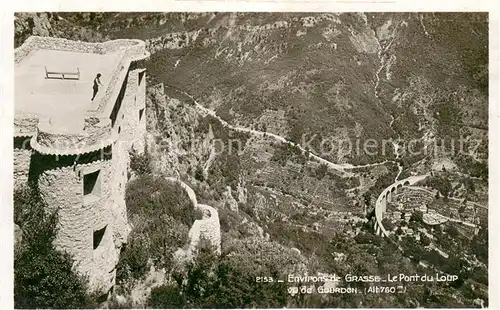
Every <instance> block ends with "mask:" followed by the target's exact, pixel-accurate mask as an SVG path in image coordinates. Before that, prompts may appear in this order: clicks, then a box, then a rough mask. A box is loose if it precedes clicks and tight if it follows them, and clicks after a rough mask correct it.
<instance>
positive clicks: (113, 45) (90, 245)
mask: <svg viewBox="0 0 500 310" xmlns="http://www.w3.org/2000/svg"><path fill="white" fill-rule="evenodd" d="M40 48H44V49H58V50H65V51H75V52H84V53H85V52H86V53H101V54H102V53H119V54H120V55H119V56H118V57H119V58H120V59H119V61H118V66H117V68H116V70H115V72H114V73H113V82H112V83H110V87H108V89H107V90H106V95H105V98H103V101H102V102H101V106H100V108H99V109H98V110H96V111H89V113H88V114H87V115H81V116H77V118H75V119H74V120H70V119H50V118H47V119H43V120H42V121H41V122H40V121H39V120H38V117H36V116H32V115H24V114H19V115H16V118H15V121H14V124H15V137H17V138H15V139H14V146H15V148H14V177H15V182H16V184H17V183H19V184H21V183H23V182H26V180H27V179H28V176H29V175H30V173H32V175H33V176H34V178H35V179H36V180H37V181H38V187H39V189H40V194H41V197H42V199H43V200H44V201H45V202H46V203H47V206H48V208H49V209H50V210H58V216H59V221H58V228H59V229H58V233H57V236H56V240H55V241H54V242H55V245H56V246H57V247H58V248H60V249H62V250H65V251H67V252H68V253H70V254H71V255H72V256H73V257H74V260H75V266H76V268H77V270H78V271H79V272H80V273H82V274H84V275H87V276H88V279H89V287H90V288H91V290H92V291H96V292H102V293H104V292H106V291H108V290H109V289H110V288H111V287H112V286H113V285H114V283H115V276H116V264H117V263H118V260H119V256H120V249H121V247H122V245H123V244H124V243H126V242H127V237H128V234H129V233H130V227H129V225H128V220H127V212H126V206H125V186H126V183H127V181H128V175H127V171H128V166H129V163H130V157H129V151H130V148H131V146H132V144H133V142H134V141H140V140H142V139H143V137H142V135H144V134H145V127H146V123H145V115H146V111H144V113H143V114H144V115H143V121H142V122H139V107H143V106H145V103H144V101H145V78H143V82H142V85H140V84H139V83H138V76H139V72H141V70H142V71H143V69H139V68H137V63H135V65H134V69H133V70H132V71H130V73H129V68H130V64H131V61H132V60H134V59H143V58H144V57H147V56H148V55H149V54H147V52H145V50H144V42H141V41H139V40H116V41H109V42H106V43H85V42H77V41H69V40H64V39H56V38H46V37H31V38H29V39H28V40H26V42H25V44H23V45H22V46H21V47H20V48H18V49H16V51H15V54H16V55H15V58H16V59H15V61H16V63H18V62H19V61H20V60H21V59H22V58H23V57H25V56H27V55H28V54H29V53H30V52H31V51H32V50H35V49H40ZM140 63H141V64H142V62H140ZM127 77H128V78H127ZM123 83H126V84H125V88H124V93H123V94H124V96H123V98H120V92H121V90H122V86H123ZM141 92H143V93H141ZM137 99H138V100H139V102H137ZM118 100H121V104H120V108H119V110H118V111H117V117H116V121H115V123H114V125H113V126H112V124H111V121H110V115H111V111H112V110H113V108H114V106H115V104H116V102H117V101H118ZM31 135H34V136H33V137H32V138H31V140H30V142H31V143H30V144H28V145H27V146H28V147H27V148H26V149H23V148H22V147H20V146H17V147H16V145H18V144H19V145H21V143H18V142H19V141H20V139H25V138H24V137H23V136H27V137H26V139H29V138H30V136H31ZM16 139H17V140H16ZM18 140H19V141H18ZM106 146H110V147H106ZM31 147H32V148H33V150H34V151H32V150H31ZM105 147H106V148H105ZM91 151H92V153H90V154H89V152H91ZM94 151H95V152H94ZM97 153H100V154H99V156H98V154H97ZM44 154H67V155H68V156H66V155H64V156H59V157H58V156H53V155H44ZM94 156H95V157H94ZM96 157H97V158H96ZM79 158H80V159H79ZM82 158H83V159H82ZM31 164H34V165H31ZM96 171H99V176H98V178H97V181H96V185H95V187H93V189H94V190H93V191H90V189H89V190H88V191H90V192H88V193H87V194H84V191H85V190H84V183H85V181H84V180H87V183H88V184H90V183H93V182H89V181H88V180H89V179H90V178H89V177H87V178H86V177H85V175H89V174H92V173H94V172H96ZM99 231H101V232H103V234H102V238H100V237H99V236H98V233H99ZM96 233H97V234H96ZM96 236H98V237H96ZM94 239H95V240H98V239H100V242H98V243H96V244H95V245H96V246H95V248H94Z"/></svg>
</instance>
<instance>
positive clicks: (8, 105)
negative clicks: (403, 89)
mask: <svg viewBox="0 0 500 310" xmlns="http://www.w3.org/2000/svg"><path fill="white" fill-rule="evenodd" d="M2 2H3V3H2V4H0V6H1V7H2V9H3V10H1V13H0V17H1V19H0V20H1V28H0V29H1V34H2V45H1V52H0V63H1V71H0V72H1V76H0V94H1V103H0V111H1V114H0V129H1V132H2V135H1V137H2V138H1V142H0V146H1V149H2V152H1V153H0V178H1V183H0V184H1V185H0V203H1V204H0V236H1V237H0V250H1V252H0V309H12V308H13V257H12V256H13V218H12V185H13V184H12V183H13V175H12V155H13V153H12V136H13V126H12V123H13V122H12V119H13V102H14V101H13V94H14V85H13V81H14V79H13V77H14V71H13V64H14V61H13V33H14V31H13V26H14V23H13V20H14V19H13V13H14V12H22V11H143V12H145V11H160V12H161V11H220V12H228V11H255V12H257V11H259V12H271V11H273V12H276V11H287V12H301V11H308V12H320V11H339V12H352V11H359V12H363V11H364V12H384V11H396V12H397V11H400V12H401V11H404V12H408V11H420V12H432V11H444V12H451V11H455V12H456V11H475V12H478V11H483V12H489V19H490V32H489V36H490V44H489V55H490V61H489V74H490V80H489V89H490V94H489V95H490V97H489V158H490V160H489V176H490V179H489V200H490V201H489V212H490V213H489V249H490V258H489V307H490V308H492V309H496V308H500V299H499V298H498V292H500V289H499V287H500V286H499V283H500V281H499V277H498V275H499V274H500V272H499V271H500V269H499V267H498V265H497V264H496V262H499V261H500V254H499V251H498V247H499V245H500V241H497V238H498V237H500V234H499V233H498V229H499V226H500V225H499V224H500V220H499V218H500V210H499V209H498V207H497V206H496V205H497V203H498V202H499V201H500V191H498V189H499V184H500V183H499V168H500V162H499V161H498V160H495V159H497V158H498V155H497V154H498V151H499V150H500V148H499V137H498V136H497V135H496V134H497V133H499V132H500V131H499V127H500V125H499V123H498V121H499V120H500V108H499V107H498V103H499V100H498V99H499V98H498V86H499V65H500V57H499V52H498V51H499V31H498V30H499V12H498V10H495V9H496V6H495V4H496V3H495V1H494V0H418V1H402V0H394V1H391V0H380V1H379V0H375V1H367V0H346V1H342V0H339V1H321V0H311V1H309V2H308V1H297V0H295V1H293V0H292V1H279V0H274V1H273V0H267V1H251V0H247V1H234V0H232V1H231V0H225V1H224V0H220V1H219V0H206V1H199V0H178V1H167V0H158V1H152V0H141V1H130V0H129V1H123V0H122V1H120V0H116V1H115V0H113V1H110V0H106V1H99V0H91V1H89V0H82V1H69V0H66V1H63V0H59V1H43V2H42V1H36V0H32V1H26V0H23V1H15V2H14V1H12V2H11V1H9V0H4V1H2ZM5 2H8V3H7V5H6V3H5ZM495 292H497V294H495Z"/></svg>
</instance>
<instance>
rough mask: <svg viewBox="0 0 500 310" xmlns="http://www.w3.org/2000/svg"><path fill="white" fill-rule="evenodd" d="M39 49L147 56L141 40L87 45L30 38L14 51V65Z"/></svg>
mask: <svg viewBox="0 0 500 310" xmlns="http://www.w3.org/2000/svg"><path fill="white" fill-rule="evenodd" d="M39 49H48V50H58V51H67V52H78V53H90V54H111V53H115V52H120V51H125V54H126V56H127V58H129V59H130V60H136V59H142V58H144V57H147V56H149V53H147V52H146V43H145V42H144V41H141V40H134V39H119V40H112V41H107V42H104V43H89V42H82V41H73V40H67V39H62V38H53V37H40V36H31V37H29V38H28V39H26V41H24V43H23V45H21V46H20V47H18V48H16V49H15V51H14V63H16V64H17V63H19V62H20V61H21V60H22V59H23V58H24V57H26V56H28V55H29V53H31V52H32V51H34V50H39Z"/></svg>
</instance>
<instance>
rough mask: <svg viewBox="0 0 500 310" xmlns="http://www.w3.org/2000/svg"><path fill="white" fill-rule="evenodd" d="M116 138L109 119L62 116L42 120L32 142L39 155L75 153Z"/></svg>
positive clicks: (93, 148)
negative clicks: (61, 117) (62, 117)
mask: <svg viewBox="0 0 500 310" xmlns="http://www.w3.org/2000/svg"><path fill="white" fill-rule="evenodd" d="M116 139H117V136H116V135H114V134H113V131H112V130H111V120H110V119H109V118H106V117H103V118H97V117H91V118H87V119H84V118H83V117H79V116H76V117H74V118H68V117H67V116H65V118H64V119H56V118H46V119H41V120H40V121H39V123H38V132H37V134H36V135H35V136H34V137H33V139H32V141H31V145H32V147H33V149H35V150H36V151H38V152H39V153H42V154H54V155H75V154H83V153H89V152H93V151H96V150H99V149H102V148H104V147H106V146H108V145H110V144H111V143H113V142H114V141H116Z"/></svg>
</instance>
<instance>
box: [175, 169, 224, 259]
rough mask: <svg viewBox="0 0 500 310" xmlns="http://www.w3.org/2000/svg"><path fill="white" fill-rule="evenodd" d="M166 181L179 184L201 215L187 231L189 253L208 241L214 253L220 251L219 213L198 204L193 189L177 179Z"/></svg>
mask: <svg viewBox="0 0 500 310" xmlns="http://www.w3.org/2000/svg"><path fill="white" fill-rule="evenodd" d="M166 180H167V181H170V182H173V183H177V184H179V185H180V186H181V187H182V188H183V189H184V190H185V191H186V193H187V194H188V196H189V199H190V200H191V203H192V204H193V206H194V208H195V209H197V210H199V211H200V212H201V213H202V214H203V218H202V219H200V220H195V221H194V223H193V226H192V227H191V229H190V230H189V239H190V242H189V247H190V251H195V250H196V248H197V247H198V246H199V245H200V242H201V241H202V240H205V241H208V242H209V243H210V245H211V247H212V248H213V249H214V250H215V252H216V253H220V251H221V235H220V222H219V213H218V212H217V210H216V209H215V208H213V207H211V206H208V205H204V204H199V203H198V201H197V199H196V194H195V193H194V191H193V189H192V188H191V187H189V185H187V184H186V183H184V182H182V181H181V180H179V179H176V178H172V177H168V178H166Z"/></svg>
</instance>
